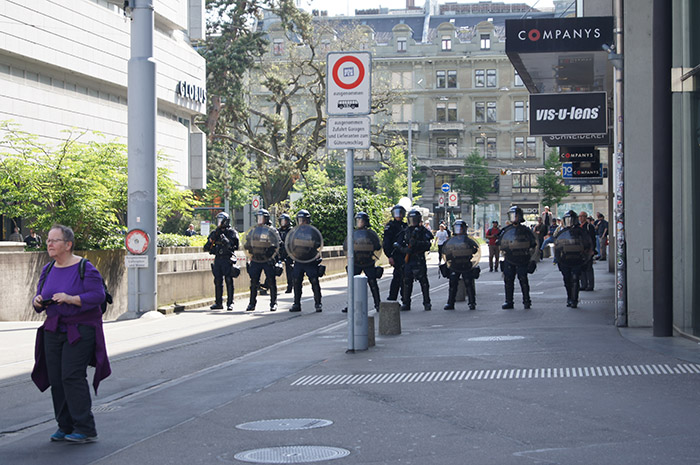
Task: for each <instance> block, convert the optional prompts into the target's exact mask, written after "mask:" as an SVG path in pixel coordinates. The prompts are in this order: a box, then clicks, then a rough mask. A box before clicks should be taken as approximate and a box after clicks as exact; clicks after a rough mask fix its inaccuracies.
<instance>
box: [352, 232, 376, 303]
mask: <svg viewBox="0 0 700 465" xmlns="http://www.w3.org/2000/svg"><path fill="white" fill-rule="evenodd" d="M353 238H354V242H355V245H354V250H353V253H354V260H353V275H354V276H359V275H360V274H362V273H364V274H365V276H367V284H368V285H369V290H370V292H371V293H372V300H374V308H375V309H376V310H377V311H379V304H380V303H381V301H382V299H381V297H380V296H379V284H377V279H378V278H381V273H383V271H384V269H383V268H381V267H380V268H377V266H376V265H375V261H376V259H377V258H376V255H375V253H376V252H378V251H380V250H381V249H382V246H381V244H380V243H379V236H378V235H377V233H375V232H374V231H372V230H370V229H367V228H361V229H357V230H355V231H354V232H353ZM358 244H361V245H360V246H358ZM343 246H344V247H343V248H344V249H345V250H347V240H346V241H345V244H343ZM346 310H347V309H345V310H343V311H346Z"/></svg>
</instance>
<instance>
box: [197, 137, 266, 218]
mask: <svg viewBox="0 0 700 465" xmlns="http://www.w3.org/2000/svg"><path fill="white" fill-rule="evenodd" d="M250 170H251V163H250V162H249V161H248V159H247V158H246V150H245V149H244V148H243V147H241V146H237V147H235V148H231V147H229V143H228V142H227V141H217V142H215V143H214V145H213V147H212V148H211V149H210V150H209V154H208V157H207V188H206V190H205V191H203V192H202V193H201V197H202V199H203V200H204V201H205V202H207V204H209V205H212V204H219V203H222V200H223V201H225V200H226V199H227V198H228V200H229V202H230V206H231V208H243V206H244V205H247V204H249V203H250V200H251V198H252V196H253V195H254V194H255V193H256V192H258V190H259V184H258V182H257V178H256V177H255V176H254V175H252V174H251V173H250Z"/></svg>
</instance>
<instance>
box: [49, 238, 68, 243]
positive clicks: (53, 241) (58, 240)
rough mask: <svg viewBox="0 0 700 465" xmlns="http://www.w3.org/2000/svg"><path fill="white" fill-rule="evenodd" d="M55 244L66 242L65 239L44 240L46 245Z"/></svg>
mask: <svg viewBox="0 0 700 465" xmlns="http://www.w3.org/2000/svg"><path fill="white" fill-rule="evenodd" d="M56 242H66V240H65V239H46V243H47V244H55V243H56Z"/></svg>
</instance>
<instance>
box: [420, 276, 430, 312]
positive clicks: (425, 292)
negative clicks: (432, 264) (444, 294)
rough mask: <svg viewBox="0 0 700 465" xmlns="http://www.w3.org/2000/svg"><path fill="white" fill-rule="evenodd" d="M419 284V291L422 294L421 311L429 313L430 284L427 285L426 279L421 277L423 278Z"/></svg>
mask: <svg viewBox="0 0 700 465" xmlns="http://www.w3.org/2000/svg"><path fill="white" fill-rule="evenodd" d="M419 282H420V290H421V293H422V294H423V310H425V311H426V312H429V311H430V310H432V309H433V306H432V305H431V303H430V283H428V277H427V276H423V278H422V279H421V280H420V281H419Z"/></svg>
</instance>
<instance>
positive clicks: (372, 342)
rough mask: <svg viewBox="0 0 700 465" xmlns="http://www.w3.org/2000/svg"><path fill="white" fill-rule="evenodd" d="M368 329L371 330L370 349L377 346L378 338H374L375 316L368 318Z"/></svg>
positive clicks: (369, 333)
mask: <svg viewBox="0 0 700 465" xmlns="http://www.w3.org/2000/svg"><path fill="white" fill-rule="evenodd" d="M367 329H368V330H369V332H368V334H367V336H368V337H367V342H368V343H369V346H370V347H374V346H375V345H376V343H377V342H376V338H375V337H374V315H372V316H369V317H367Z"/></svg>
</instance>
